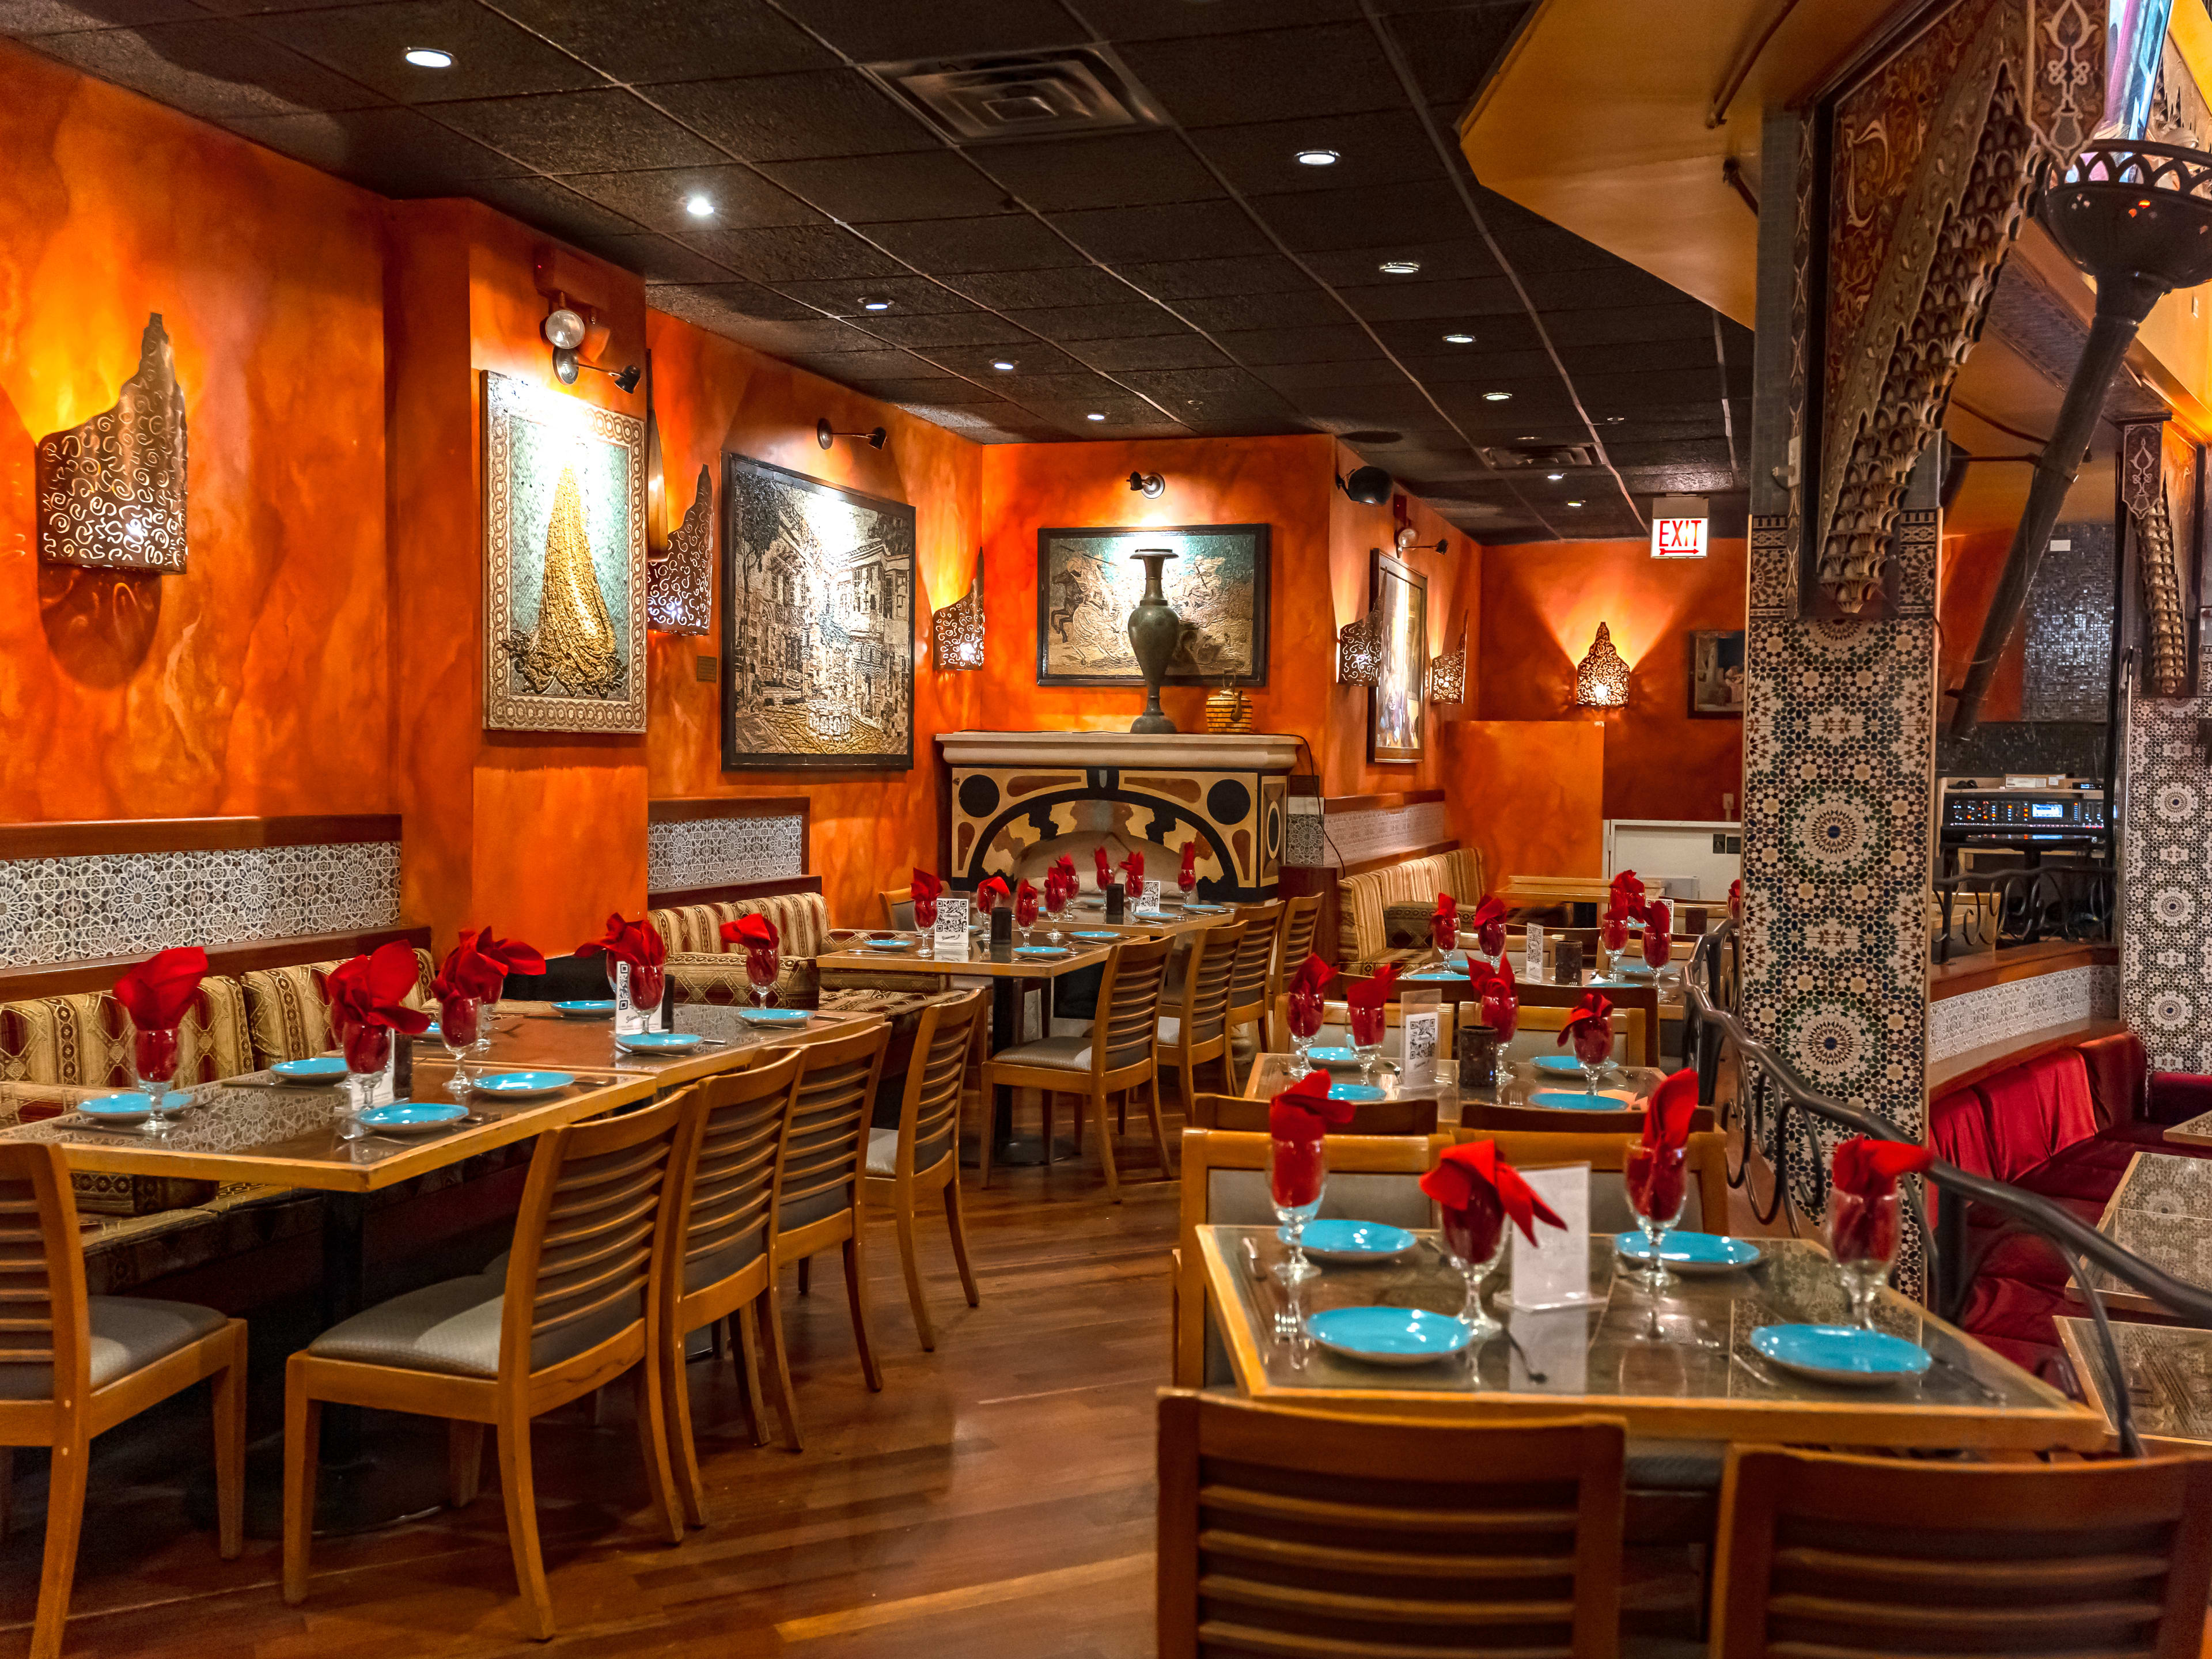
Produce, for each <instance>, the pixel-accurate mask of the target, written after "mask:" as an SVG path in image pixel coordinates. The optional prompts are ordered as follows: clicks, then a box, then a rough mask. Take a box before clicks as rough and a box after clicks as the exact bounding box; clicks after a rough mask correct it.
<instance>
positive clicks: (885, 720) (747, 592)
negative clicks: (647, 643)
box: [721, 455, 915, 772]
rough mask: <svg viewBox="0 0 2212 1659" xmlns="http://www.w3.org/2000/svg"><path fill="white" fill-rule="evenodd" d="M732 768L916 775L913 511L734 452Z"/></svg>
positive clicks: (725, 648)
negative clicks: (816, 769) (914, 768)
mask: <svg viewBox="0 0 2212 1659" xmlns="http://www.w3.org/2000/svg"><path fill="white" fill-rule="evenodd" d="M722 464H723V491H722V507H723V513H724V535H723V541H722V545H723V547H724V548H725V549H726V557H725V558H724V559H723V561H722V599H723V603H722V640H721V647H722V766H723V769H725V770H726V771H742V770H772V771H792V770H796V769H803V768H809V767H813V768H820V769H825V770H827V769H836V770H839V771H855V770H859V771H883V772H905V771H910V770H912V769H913V767H914V626H915V618H914V591H915V590H914V551H915V540H914V508H913V507H909V506H908V505H907V504H906V503H905V502H903V501H878V500H877V499H876V498H875V497H874V496H872V495H860V494H859V493H858V492H856V491H854V490H850V489H838V488H837V487H836V485H834V484H826V483H822V482H820V481H819V480H818V479H815V478H810V477H806V476H805V474H803V473H799V472H792V471H786V470H785V469H784V468H782V467H780V466H771V465H769V464H768V463H767V462H765V461H756V460H754V459H750V457H748V456H744V455H725V456H724V457H723V458H722Z"/></svg>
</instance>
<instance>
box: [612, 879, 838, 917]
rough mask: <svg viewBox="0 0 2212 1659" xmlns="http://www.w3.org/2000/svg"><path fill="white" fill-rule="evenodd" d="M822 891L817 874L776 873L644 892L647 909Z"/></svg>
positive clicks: (670, 908) (676, 907)
mask: <svg viewBox="0 0 2212 1659" xmlns="http://www.w3.org/2000/svg"><path fill="white" fill-rule="evenodd" d="M821 890H822V878H821V877H820V876H776V877H774V878H771V879H769V880H767V881H739V882H731V883H727V884H724V885H722V886H720V887H679V888H673V889H671V890H669V891H667V892H665V893H647V895H646V896H645V903H646V908H647V909H650V910H674V909H678V908H681V907H682V906H684V905H686V904H727V903H731V902H734V901H736V900H738V899H750V898H772V897H774V896H776V895H777V894H779V893H818V892H820V891H821Z"/></svg>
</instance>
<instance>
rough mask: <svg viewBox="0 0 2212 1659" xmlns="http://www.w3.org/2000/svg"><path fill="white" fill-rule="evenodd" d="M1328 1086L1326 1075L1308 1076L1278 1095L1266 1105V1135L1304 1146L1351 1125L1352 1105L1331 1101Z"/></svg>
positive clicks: (1348, 1102) (1315, 1074)
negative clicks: (1331, 1131) (1303, 1144)
mask: <svg viewBox="0 0 2212 1659" xmlns="http://www.w3.org/2000/svg"><path fill="white" fill-rule="evenodd" d="M1328 1085H1329V1076H1328V1073H1327V1072H1308V1073H1306V1074H1305V1075H1304V1077H1302V1078H1300V1079H1298V1080H1297V1082H1296V1083H1293V1084H1292V1085H1291V1086H1290V1087H1289V1088H1287V1089H1285V1090H1284V1091H1282V1093H1280V1094H1279V1095H1277V1096H1276V1097H1274V1099H1273V1100H1272V1101H1270V1102H1268V1103H1267V1133H1269V1134H1270V1135H1272V1136H1273V1137H1274V1138H1275V1139H1277V1140H1294V1141H1297V1142H1300V1143H1305V1142H1310V1141H1316V1140H1319V1139H1321V1138H1322V1136H1323V1135H1324V1134H1326V1133H1328V1131H1330V1130H1331V1129H1341V1128H1342V1127H1344V1126H1345V1125H1346V1124H1347V1123H1349V1122H1351V1121H1352V1113H1353V1111H1354V1108H1353V1106H1352V1103H1351V1102H1350V1101H1348V1100H1331V1099H1330V1098H1329V1097H1328Z"/></svg>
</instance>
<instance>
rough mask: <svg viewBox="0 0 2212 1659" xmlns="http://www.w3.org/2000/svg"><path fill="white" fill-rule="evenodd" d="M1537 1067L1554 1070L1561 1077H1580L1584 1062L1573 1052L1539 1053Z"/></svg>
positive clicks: (1549, 1070)
mask: <svg viewBox="0 0 2212 1659" xmlns="http://www.w3.org/2000/svg"><path fill="white" fill-rule="evenodd" d="M1536 1069H1537V1070H1538V1071H1540V1072H1554V1073H1558V1074H1559V1076H1561V1077H1580V1076H1581V1075H1582V1074H1583V1063H1582V1061H1580V1060H1577V1059H1576V1058H1575V1057H1574V1056H1573V1055H1572V1054H1539V1055H1537V1056H1536Z"/></svg>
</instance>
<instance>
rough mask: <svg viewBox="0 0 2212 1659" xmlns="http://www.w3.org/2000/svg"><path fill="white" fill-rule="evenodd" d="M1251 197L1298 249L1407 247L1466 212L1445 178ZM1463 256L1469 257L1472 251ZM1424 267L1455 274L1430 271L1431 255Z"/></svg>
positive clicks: (1264, 216)
mask: <svg viewBox="0 0 2212 1659" xmlns="http://www.w3.org/2000/svg"><path fill="white" fill-rule="evenodd" d="M1249 200H1250V203H1251V206H1252V210H1253V211H1254V212H1255V213H1257V214H1258V215H1259V216H1260V217H1261V219H1263V220H1265V221H1266V222H1267V226H1268V228H1270V229H1271V230H1273V232H1274V233H1275V234H1276V235H1278V236H1279V237H1280V238H1282V240H1284V242H1285V244H1287V245H1288V246H1290V247H1291V248H1292V249H1293V250H1295V251H1296V252H1300V253H1317V252H1332V251H1334V250H1338V249H1342V248H1355V249H1372V248H1377V247H1383V246H1393V247H1404V246H1411V245H1413V244H1415V243H1421V242H1425V241H1427V240H1431V239H1432V238H1434V237H1435V235H1436V234H1437V231H1438V230H1439V229H1440V228H1443V227H1446V226H1449V225H1453V224H1455V223H1460V222H1464V220H1465V217H1466V210H1465V209H1464V208H1463V207H1462V205H1461V204H1460V199H1459V195H1458V192H1457V191H1454V190H1453V189H1452V187H1451V185H1449V184H1448V183H1446V182H1445V181H1444V180H1443V179H1441V178H1433V179H1424V180H1421V181H1419V182H1417V183H1413V184H1401V185H1362V186H1359V187H1358V188H1354V189H1350V190H1303V191H1285V192H1283V193H1281V194H1279V195H1274V196H1255V197H1250V198H1249ZM1386 257H1395V255H1393V256H1386ZM1408 257H1414V258H1418V257H1419V256H1418V255H1413V256H1408ZM1464 257H1469V258H1471V257H1472V250H1471V249H1470V250H1468V254H1467V255H1466V256H1464ZM1380 263H1381V260H1379V259H1378V260H1377V261H1376V264H1380ZM1422 269H1423V270H1424V272H1425V273H1429V274H1432V275H1434V276H1446V275H1452V274H1456V273H1454V272H1446V271H1431V266H1430V264H1429V262H1428V261H1427V260H1423V261H1422Z"/></svg>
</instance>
